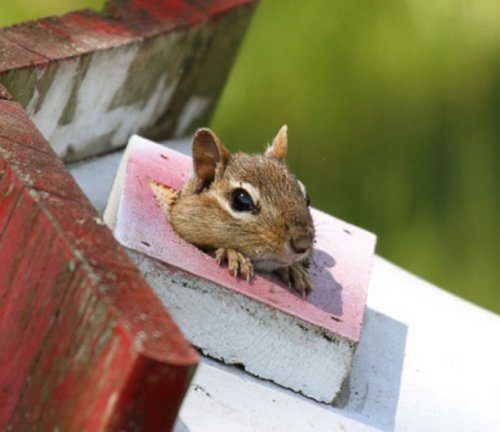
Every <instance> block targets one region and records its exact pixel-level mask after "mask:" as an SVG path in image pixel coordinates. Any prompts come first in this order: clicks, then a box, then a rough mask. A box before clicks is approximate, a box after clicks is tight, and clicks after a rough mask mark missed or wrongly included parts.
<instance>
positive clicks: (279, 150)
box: [264, 125, 288, 161]
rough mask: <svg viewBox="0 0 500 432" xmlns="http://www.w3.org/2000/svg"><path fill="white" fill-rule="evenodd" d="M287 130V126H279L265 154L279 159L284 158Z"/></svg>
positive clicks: (282, 159)
mask: <svg viewBox="0 0 500 432" xmlns="http://www.w3.org/2000/svg"><path fill="white" fill-rule="evenodd" d="M287 132H288V126H287V125H283V126H281V129H280V130H279V131H278V134H277V135H276V136H275V137H274V140H273V143H272V144H271V145H270V146H269V147H268V148H267V150H266V152H265V153H264V155H265V156H267V157H270V158H274V159H278V160H279V161H284V160H285V158H286V151H287V141H288V138H287Z"/></svg>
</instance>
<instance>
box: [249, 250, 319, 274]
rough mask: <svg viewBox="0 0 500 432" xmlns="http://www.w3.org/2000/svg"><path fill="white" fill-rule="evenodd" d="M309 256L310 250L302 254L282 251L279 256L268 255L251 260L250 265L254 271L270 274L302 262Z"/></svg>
mask: <svg viewBox="0 0 500 432" xmlns="http://www.w3.org/2000/svg"><path fill="white" fill-rule="evenodd" d="M309 254H310V250H307V251H306V252H303V253H300V254H298V253H294V252H290V251H288V250H287V251H284V252H283V253H280V254H272V255H271V254H269V255H267V256H264V257H259V258H257V259H253V260H252V263H253V265H254V267H255V269H256V270H260V271H266V272H272V271H274V270H278V269H280V268H283V267H288V266H291V265H292V264H294V263H297V262H301V261H304V260H305V259H306V258H307V257H308V256H309Z"/></svg>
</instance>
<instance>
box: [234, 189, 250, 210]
mask: <svg viewBox="0 0 500 432" xmlns="http://www.w3.org/2000/svg"><path fill="white" fill-rule="evenodd" d="M231 207H232V208H233V210H236V211H239V212H251V211H253V210H255V205H254V203H253V201H252V197H251V196H250V194H249V193H248V192H247V191H246V190H245V189H235V190H234V191H233V193H232V196H231Z"/></svg>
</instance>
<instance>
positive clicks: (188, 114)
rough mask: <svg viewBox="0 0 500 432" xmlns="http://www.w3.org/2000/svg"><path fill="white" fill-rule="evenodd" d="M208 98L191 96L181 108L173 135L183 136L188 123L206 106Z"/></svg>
mask: <svg viewBox="0 0 500 432" xmlns="http://www.w3.org/2000/svg"><path fill="white" fill-rule="evenodd" d="M209 104H210V99H209V98H207V97H201V96H192V97H191V99H189V101H188V102H187V103H186V106H185V107H184V109H183V110H182V114H181V115H180V117H179V120H178V122H177V127H176V129H175V134H174V136H176V137H183V136H184V135H185V134H186V133H189V132H191V131H188V130H187V128H188V127H189V125H190V124H191V123H192V122H193V120H195V119H196V118H198V117H199V116H200V115H201V114H203V112H204V111H205V110H206V109H207V108H208V106H209Z"/></svg>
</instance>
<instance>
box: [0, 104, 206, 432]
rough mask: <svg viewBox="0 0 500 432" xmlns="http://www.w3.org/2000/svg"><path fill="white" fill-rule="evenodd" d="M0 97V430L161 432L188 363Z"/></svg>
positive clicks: (129, 267)
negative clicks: (135, 431)
mask: <svg viewBox="0 0 500 432" xmlns="http://www.w3.org/2000/svg"><path fill="white" fill-rule="evenodd" d="M7 99H8V97H5V98H0V135H1V138H0V430H7V429H8V428H11V430H34V429H36V430H42V431H44V430H47V431H49V430H54V429H55V428H58V429H59V430H88V431H95V430H169V428H171V426H172V425H173V422H174V420H175V417H176V413H177V410H178V408H179V405H180V403H181V401H182V397H183V395H184V392H185V391H186V389H187V386H188V384H189V380H190V378H191V376H192V374H193V370H194V367H195V365H196V362H197V355H196V353H195V351H194V350H193V349H192V348H191V346H190V344H189V343H188V342H187V341H186V340H185V339H184V338H183V336H182V334H181V333H180V331H179V330H178V328H177V327H176V325H175V324H174V323H173V322H172V320H171V319H170V317H169V316H168V315H167V313H166V312H165V310H164V309H163V307H162V305H161V303H160V302H159V300H158V299H157V298H156V296H155V295H154V294H153V292H152V291H151V289H150V288H149V287H148V285H147V284H146V283H145V282H144V281H143V280H142V278H141V276H140V275H139V273H138V271H137V270H136V268H135V266H134V265H133V263H132V262H131V261H130V259H129V258H128V256H127V255H126V252H125V251H124V250H123V248H121V247H120V246H119V245H118V244H117V243H116V242H115V241H114V239H113V237H112V235H111V233H110V231H109V230H108V229H107V228H106V227H105V226H104V225H103V224H102V222H101V220H100V219H99V218H98V215H97V213H96V212H95V210H94V209H93V208H92V206H91V205H90V203H89V202H88V200H87V199H86V198H85V197H84V195H83V194H82V192H81V191H80V189H79V187H78V186H77V185H76V183H75V182H74V180H73V179H72V178H71V176H70V175H69V174H68V173H67V172H66V170H65V168H64V165H63V164H62V162H61V161H60V160H58V158H57V157H56V156H55V154H54V153H53V151H52V150H51V148H50V146H49V145H48V143H47V142H46V141H45V140H44V139H43V137H42V136H41V135H40V133H39V132H38V131H37V130H36V128H35V127H34V126H33V124H32V123H31V122H30V121H29V119H28V118H27V117H26V115H25V114H24V112H23V110H22V108H21V107H20V106H19V105H18V104H16V103H15V102H12V101H9V100H7Z"/></svg>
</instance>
